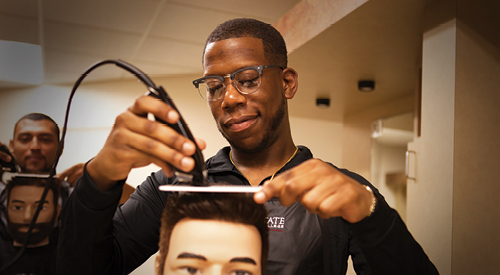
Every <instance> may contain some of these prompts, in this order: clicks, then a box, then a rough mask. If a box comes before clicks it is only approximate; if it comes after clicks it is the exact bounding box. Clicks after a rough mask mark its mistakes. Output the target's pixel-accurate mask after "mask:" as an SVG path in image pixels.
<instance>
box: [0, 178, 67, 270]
mask: <svg viewBox="0 0 500 275" xmlns="http://www.w3.org/2000/svg"><path fill="white" fill-rule="evenodd" d="M47 183H48V179H47V178H33V177H25V176H17V177H13V178H12V179H11V180H10V181H9V182H8V183H7V187H6V193H7V211H6V214H7V215H6V218H7V230H8V234H9V235H10V237H11V239H10V240H9V239H8V238H5V237H2V238H1V241H0V242H1V247H2V249H1V251H0V263H1V266H2V268H4V266H5V265H6V264H7V263H11V261H12V260H13V259H14V258H15V257H16V256H17V255H18V253H19V251H20V250H21V246H22V245H23V244H24V243H25V240H26V239H27V233H28V229H29V226H30V223H31V221H32V219H33V217H34V214H35V212H36V209H37V208H38V206H39V205H40V204H42V208H41V210H40V212H39V215H38V217H37V219H36V223H35V227H34V228H33V230H32V232H31V234H30V237H29V241H28V243H27V246H26V249H25V251H24V252H23V253H22V255H21V257H20V258H18V259H17V260H16V261H15V262H13V263H12V264H10V265H9V266H8V267H7V268H6V269H5V270H3V273H2V274H6V275H10V274H37V275H41V274H55V262H56V261H55V258H56V252H57V236H58V228H57V227H56V226H55V225H56V223H57V220H58V217H59V213H60V209H61V205H59V203H58V197H59V190H60V184H59V180H57V179H54V180H53V181H52V184H51V187H50V189H49V190H48V193H47V196H46V197H45V200H44V201H43V202H42V201H40V199H41V198H42V194H43V191H44V189H45V187H46V185H47Z"/></svg>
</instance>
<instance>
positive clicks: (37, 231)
mask: <svg viewBox="0 0 500 275" xmlns="http://www.w3.org/2000/svg"><path fill="white" fill-rule="evenodd" d="M43 190H44V188H43V187H41V186H26V185H20V186H14V187H13V188H12V190H11V192H10V195H9V198H8V201H7V215H8V227H9V233H10V234H11V236H12V238H13V239H14V244H15V245H21V244H22V243H23V242H24V238H25V234H26V232H28V228H29V224H30V223H31V219H32V218H33V215H34V214H35V211H36V209H37V207H38V205H39V204H40V203H41V202H40V198H41V197H42V194H43ZM58 213H59V206H58V205H54V194H53V192H52V190H49V192H48V193H47V196H46V198H45V200H44V201H43V208H42V210H41V211H40V213H39V215H38V217H37V220H36V224H37V226H35V228H34V229H33V231H32V237H34V239H32V240H31V242H30V244H31V245H32V246H36V245H45V244H47V243H48V242H49V234H50V232H51V231H52V228H53V226H54V221H55V219H57V216H58Z"/></svg>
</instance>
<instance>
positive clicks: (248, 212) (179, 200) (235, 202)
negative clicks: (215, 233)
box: [158, 193, 269, 274]
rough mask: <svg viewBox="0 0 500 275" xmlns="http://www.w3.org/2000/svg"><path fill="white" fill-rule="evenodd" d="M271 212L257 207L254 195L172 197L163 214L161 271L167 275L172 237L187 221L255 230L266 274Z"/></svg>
mask: <svg viewBox="0 0 500 275" xmlns="http://www.w3.org/2000/svg"><path fill="white" fill-rule="evenodd" d="M266 217H267V210H266V208H265V206H264V205H262V204H257V203H256V202H255V201H254V200H253V196H251V195H250V194H238V193H236V194H225V193H172V194H170V195H169V196H168V199H167V203H166V204H165V208H164V210H163V215H162V218H161V228H160V242H159V247H160V250H159V262H158V263H159V267H158V268H159V270H160V274H163V269H164V266H165V259H166V257H167V254H168V249H169V243H170V236H171V235H172V230H173V228H174V226H175V225H176V224H177V223H178V222H179V221H180V220H182V219H183V218H191V219H199V220H218V221H226V222H233V223H241V224H246V225H251V226H255V227H256V228H257V231H259V233H260V237H261V241H262V255H261V267H262V274H264V273H265V268H266V266H267V255H268V250H269V240H268V238H269V236H268V234H269V233H268V231H269V229H268V227H267V222H266Z"/></svg>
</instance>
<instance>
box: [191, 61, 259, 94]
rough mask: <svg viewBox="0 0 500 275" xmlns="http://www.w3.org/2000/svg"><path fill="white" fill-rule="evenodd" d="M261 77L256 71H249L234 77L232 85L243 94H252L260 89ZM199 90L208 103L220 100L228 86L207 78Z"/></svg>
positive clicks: (200, 84) (217, 80) (218, 80)
mask: <svg viewBox="0 0 500 275" xmlns="http://www.w3.org/2000/svg"><path fill="white" fill-rule="evenodd" d="M260 82H261V77H260V74H259V72H258V71H257V70H256V69H247V70H243V71H241V72H238V73H237V74H235V75H234V79H233V80H232V84H233V86H234V87H236V89H237V90H238V91H239V92H240V93H242V94H251V93H254V92H255V91H257V90H258V89H259V87H260ZM198 90H199V91H200V94H201V96H202V97H203V98H205V99H206V100H208V101H215V100H217V99H219V98H220V97H221V96H222V94H223V93H224V91H225V90H226V85H225V84H224V83H223V82H221V81H220V79H217V78H206V79H205V80H204V81H202V82H200V83H199V86H198Z"/></svg>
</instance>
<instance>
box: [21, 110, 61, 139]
mask: <svg viewBox="0 0 500 275" xmlns="http://www.w3.org/2000/svg"><path fill="white" fill-rule="evenodd" d="M25 119H29V120H33V121H40V120H48V121H50V122H52V124H54V130H55V133H56V135H57V141H59V125H57V123H56V122H55V121H54V120H53V119H52V118H51V117H50V116H48V115H46V114H42V113H29V114H27V115H24V116H23V117H22V118H20V119H19V120H18V121H17V122H16V124H15V125H14V138H15V136H16V130H17V125H18V124H19V122H21V121H22V120H25Z"/></svg>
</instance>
